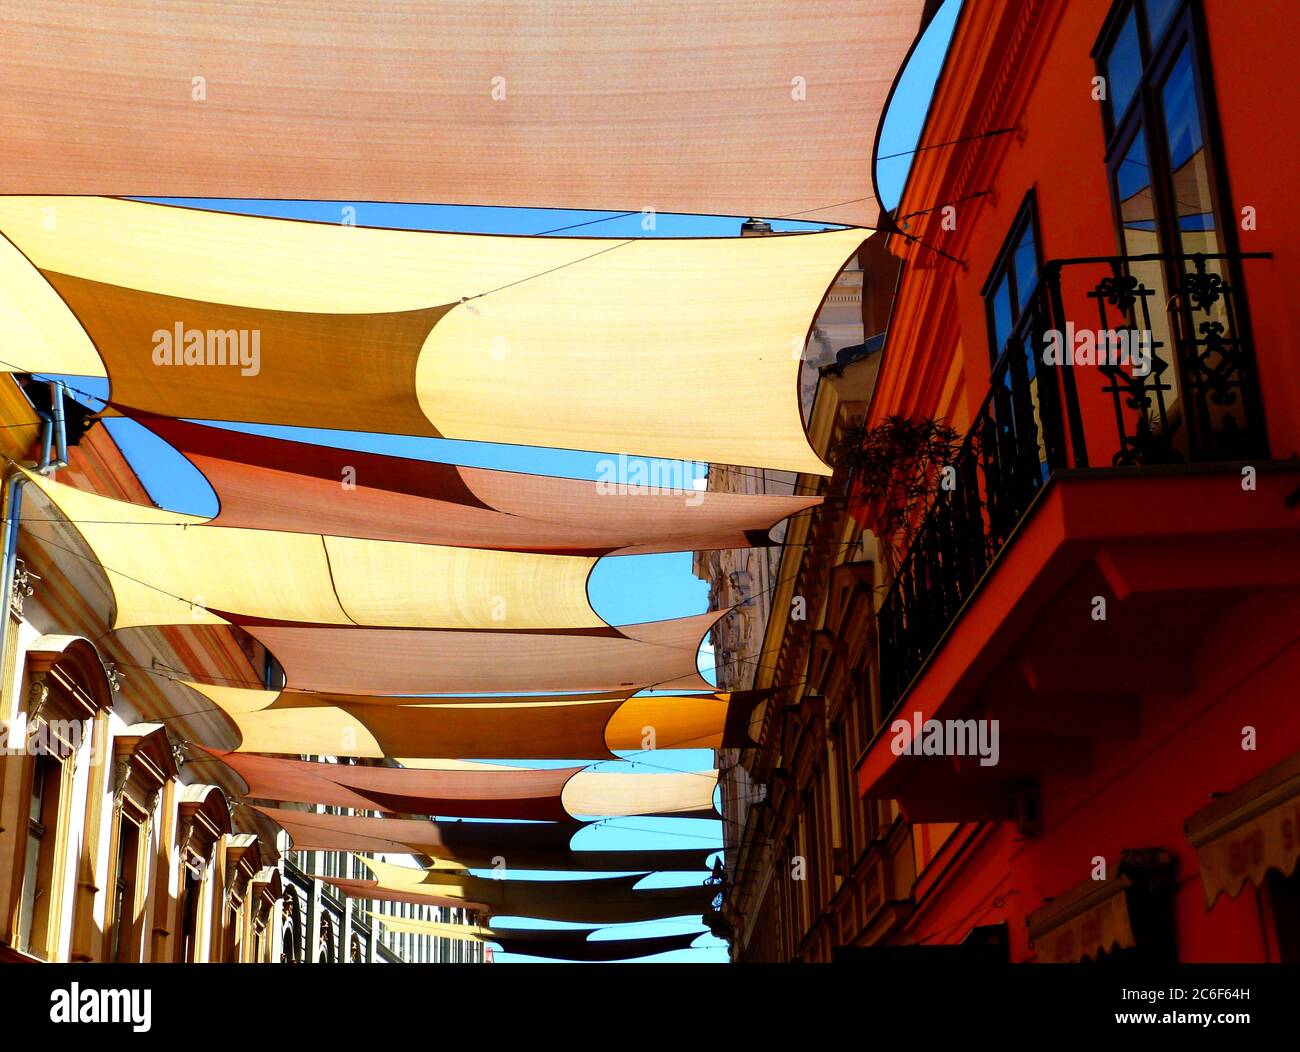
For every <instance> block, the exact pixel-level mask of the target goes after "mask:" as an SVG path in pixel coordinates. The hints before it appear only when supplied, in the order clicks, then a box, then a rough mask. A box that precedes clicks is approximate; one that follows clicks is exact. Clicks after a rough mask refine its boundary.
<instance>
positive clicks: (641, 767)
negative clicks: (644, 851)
mask: <svg viewBox="0 0 1300 1052" xmlns="http://www.w3.org/2000/svg"><path fill="white" fill-rule="evenodd" d="M959 9H960V0H948V2H947V3H946V4H945V5H944V6H943V8H942V9H941V10H940V12H939V14H938V15H937V16H936V17H935V19H934V21H933V22H932V23H931V27H930V29H929V30H927V33H926V36H925V38H924V39H923V41H922V42H921V44H920V45H919V46H918V48H917V50H916V52H915V54H914V57H913V61H912V63H911V64H910V65H909V67H908V69H907V71H905V73H904V76H903V80H902V81H901V83H900V87H899V90H898V91H897V92H896V93H895V97H894V100H893V105H892V106H891V109H890V110H889V112H888V113H887V115H886V119H885V122H884V127H883V130H882V132H881V145H880V154H881V155H882V156H885V155H889V154H896V153H903V154H906V151H910V150H911V149H913V148H914V147H915V145H916V142H917V138H918V136H919V135H920V132H921V128H922V124H923V122H924V118H925V113H926V109H927V107H928V105H929V98H930V93H931V91H932V89H933V83H934V79H935V77H936V76H937V73H938V70H939V67H940V65H941V63H942V60H943V56H944V54H945V53H946V51H947V46H948V41H949V39H950V37H951V33H952V28H953V25H954V24H955V21H956V16H957V13H958V11H959ZM910 160H911V158H910V156H908V155H905V156H901V157H895V158H889V159H886V160H883V161H882V162H881V163H880V166H879V168H878V171H877V178H878V182H879V186H880V192H881V197H882V199H883V204H884V205H885V206H886V207H893V205H894V204H895V203H896V202H897V199H898V196H899V194H900V192H901V189H902V184H903V181H904V180H905V178H906V175H907V171H908V168H909V166H910ZM168 203H172V204H186V205H191V206H195V207H202V208H210V209H215V210H219V211H231V212H240V213H245V214H252V215H263V216H276V217H282V218H295V219H306V220H315V221H320V222H329V223H337V222H340V221H341V220H342V219H343V218H344V209H345V208H351V209H353V212H352V213H351V214H350V215H349V218H350V219H351V221H354V222H355V223H356V224H358V225H361V226H382V227H394V228H401V229H412V230H443V231H456V232H473V233H499V234H550V235H551V236H601V237H700V236H722V237H730V236H735V235H737V234H738V233H739V221H738V220H737V219H735V218H731V217H701V216H678V215H659V216H657V217H656V221H655V229H654V230H651V231H646V230H644V229H643V228H642V216H641V214H640V213H634V214H631V215H621V214H618V213H608V212H571V211H560V210H553V209H521V208H474V207H462V206H449V205H394V204H382V203H364V202H363V203H359V204H357V203H352V202H337V201H247V200H214V199H207V200H184V199H170V200H169V201H168ZM773 225H774V226H775V227H776V229H778V230H808V229H819V228H820V227H819V225H817V224H808V223H798V222H791V221H783V222H782V221H778V222H774V223H773ZM72 382H73V383H74V385H75V386H76V387H77V388H79V389H81V390H83V391H87V392H89V393H90V394H93V395H100V396H102V395H104V394H105V393H106V390H107V386H106V383H105V382H104V381H95V380H86V379H84V378H78V379H75V380H73V381H72ZM682 382H685V383H689V382H690V378H689V377H683V378H682ZM106 426H108V428H109V429H110V431H111V432H112V434H113V437H114V439H115V440H116V441H117V442H118V444H119V445H120V446H121V447H122V449H123V452H124V453H125V454H126V456H127V457H128V459H129V460H130V462H131V463H132V465H133V467H134V468H135V469H136V470H137V472H138V473H139V475H140V477H141V479H142V481H143V482H144V484H145V486H146V488H147V489H148V490H149V493H150V495H151V496H152V497H153V498H154V500H155V501H156V502H157V503H158V504H160V505H161V506H163V507H167V508H170V509H172V510H175V511H184V512H190V513H192V514H198V515H211V514H213V513H214V512H215V511H216V500H215V497H214V495H213V493H212V490H211V488H210V487H209V486H208V485H207V482H206V480H204V479H203V477H202V476H201V475H200V474H199V473H198V472H197V471H195V470H194V469H193V468H192V467H191V466H190V465H189V464H188V462H186V461H185V460H184V459H183V458H181V457H180V456H179V455H178V454H176V453H175V452H174V451H172V450H171V449H170V447H168V446H167V445H166V444H165V443H163V442H162V441H161V440H159V439H157V438H156V437H154V436H153V435H152V434H150V433H149V432H147V431H146V430H144V429H143V428H141V427H140V426H139V425H137V424H134V423H132V422H130V421H126V420H116V421H110V422H108V423H107V425H106ZM225 426H234V425H225ZM239 429H240V430H247V431H252V432H256V433H261V434H269V435H274V436H279V437H285V438H296V439H299V440H306V441H312V442H318V443H322V444H326V445H334V446H341V447H344V448H352V449H364V450H368V451H373V452H381V453H393V454H397V455H401V456H408V457H416V458H420V459H425V460H431V461H444V462H450V463H459V464H466V465H473V466H478V467H489V468H503V469H507V470H512V471H525V472H533V473H539V474H552V475H564V476H567V477H571V478H596V477H597V474H598V464H599V462H600V461H602V460H605V459H607V458H605V457H604V456H603V455H601V454H593V453H582V452H575V451H571V450H541V449H533V448H528V447H519V446H497V445H491V444H487V443H472V442H454V441H447V440H441V439H425V438H395V437H393V436H386V435H364V434H357V433H353V432H338V431H317V430H310V429H298V428H280V427H267V426H257V425H247V426H244V425H240V426H239ZM685 470H686V471H687V472H688V475H687V477H700V476H702V474H703V471H704V468H703V466H702V465H690V466H686V468H685ZM589 590H590V598H591V602H592V605H593V606H594V608H595V609H596V611H597V612H598V613H599V614H600V615H601V616H602V617H604V618H605V620H607V621H608V622H610V623H611V624H628V623H633V622H637V621H651V620H657V619H661V618H670V617H682V616H686V615H689V614H696V613H701V612H703V611H704V610H705V608H706V605H707V601H708V586H707V585H706V584H705V583H704V582H703V581H700V580H699V579H698V578H696V577H695V576H694V575H693V574H692V573H691V555H690V553H688V552H683V553H674V554H669V555H650V556H625V557H620V558H607V559H603V560H601V561H600V562H599V563H598V564H597V567H596V569H595V571H594V572H593V574H592V576H591V579H590V583H589ZM709 664H710V656H709V651H707V649H706V650H705V651H704V652H702V655H701V666H702V668H704V669H708V667H709ZM706 675H709V676H710V677H711V672H706ZM623 755H624V756H625V759H624V761H622V762H615V761H610V762H607V763H605V764H601V765H599V766H598V768H597V769H598V770H606V771H614V770H620V769H622V770H633V771H638V772H642V773H646V774H655V773H662V772H663V771H664V770H666V769H667V770H676V771H699V770H705V769H708V768H710V767H711V766H712V763H713V756H712V753H710V752H709V751H707V750H682V751H673V750H669V751H663V752H656V753H627V754H623ZM565 762H566V761H556V762H555V765H562V764H564V763H565ZM539 766H540V765H539ZM545 766H551V764H545ZM721 834H722V825H721V822H718V821H704V820H683V819H651V818H627V819H613V820H607V821H604V822H601V823H599V824H598V825H596V826H594V827H591V828H588V829H585V830H584V831H583V832H582V833H581V834H580V836H579V838H578V840H577V841H575V846H577V847H579V848H582V849H605V850H614V849H624V848H638V847H646V848H673V847H680V848H687V847H720V846H721V843H722V841H721ZM527 876H528V877H545V878H553V879H564V878H565V877H567V876H571V874H550V873H546V874H542V873H537V874H527ZM699 879H700V878H699V875H698V874H671V873H669V874H653V875H651V876H650V877H648V878H647V879H646V880H645V882H643V886H669V885H674V884H687V883H697V882H698V881H699ZM498 920H499V922H500V923H502V924H503V925H507V926H508V925H512V924H513V925H516V926H519V927H537V926H555V927H563V926H564V925H547V924H538V922H532V921H528V920H526V919H522V918H504V917H503V918H498ZM699 927H700V924H699V920H698V918H681V919H678V920H672V921H662V922H652V923H648V924H637V925H628V926H620V927H618V928H616V929H610V931H609V932H608V934H607V935H606V936H605V937H612V938H626V937H631V936H643V935H666V934H673V933H677V932H683V931H691V930H695V929H698V928H699ZM497 959H498V960H499V961H501V962H502V963H508V962H510V961H511V960H515V959H517V960H530V958H515V957H512V955H507V954H500V955H498V958H497ZM653 960H656V961H694V962H701V961H724V960H726V952H725V944H724V943H722V942H721V941H720V940H717V939H715V938H713V937H712V936H701V937H700V938H699V939H698V940H697V941H696V946H695V947H693V948H692V949H689V950H684V951H677V952H674V953H670V954H663V955H660V956H659V957H657V958H653Z"/></svg>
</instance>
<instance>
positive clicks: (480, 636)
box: [243, 611, 725, 694]
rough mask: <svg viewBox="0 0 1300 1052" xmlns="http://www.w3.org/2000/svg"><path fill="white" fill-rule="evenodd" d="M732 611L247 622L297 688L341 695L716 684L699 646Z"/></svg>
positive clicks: (701, 686)
mask: <svg viewBox="0 0 1300 1052" xmlns="http://www.w3.org/2000/svg"><path fill="white" fill-rule="evenodd" d="M723 613H725V611H713V612H711V613H707V614H697V615H695V616H694V617H682V618H676V619H674V620H671V621H648V622H645V623H643V624H639V625H623V626H620V627H619V628H618V629H617V630H614V629H611V630H609V632H607V633H602V634H595V633H583V632H580V631H574V632H457V631H438V630H431V629H427V630H419V629H383V628H359V627H348V628H334V627H324V626H322V627H316V626H312V627H303V626H299V625H283V624H253V623H247V622H243V625H244V628H245V630H246V631H247V632H248V633H249V634H250V635H252V636H253V637H254V638H256V639H257V640H258V641H259V642H261V643H262V644H263V645H264V646H265V647H266V648H267V649H268V650H269V651H271V653H272V654H274V655H275V657H276V659H277V660H278V661H279V662H280V664H281V666H283V668H284V671H285V677H286V684H285V685H286V687H287V688H288V689H290V690H309V691H323V692H326V693H337V694H456V693H474V694H478V693H495V692H504V691H521V692H522V691H573V692H578V691H609V690H619V689H621V688H623V687H629V688H631V689H633V690H639V689H643V688H646V687H651V686H654V687H658V688H661V689H665V690H686V691H711V690H712V689H713V685H712V684H710V683H707V682H706V681H705V680H704V678H703V677H702V676H700V674H699V671H698V669H697V665H696V654H697V653H698V652H699V647H700V642H701V640H702V638H703V637H704V634H705V633H706V632H708V631H709V629H710V628H711V627H712V626H713V623H714V622H715V621H717V619H718V618H719V617H721V616H722V615H723Z"/></svg>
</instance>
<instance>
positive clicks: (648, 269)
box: [0, 154, 866, 475]
mask: <svg viewBox="0 0 1300 1052" xmlns="http://www.w3.org/2000/svg"><path fill="white" fill-rule="evenodd" d="M863 157H864V163H863V164H862V167H863V168H864V169H865V168H866V164H865V157H866V155H865V154H864V155H863ZM51 208H53V209H54V210H55V214H56V215H57V221H56V222H55V223H53V224H51V223H49V222H48V214H49V213H48V209H51ZM0 233H3V234H4V235H5V236H6V237H8V238H9V239H10V240H11V241H12V242H13V243H14V244H15V245H16V246H17V247H18V248H19V249H20V250H21V251H22V252H23V253H24V254H25V255H26V256H27V257H28V258H29V259H30V260H31V261H32V262H33V264H34V265H35V266H37V267H38V268H39V269H40V270H41V272H42V274H43V275H44V276H45V278H46V279H47V280H48V281H49V282H50V284H51V285H52V286H53V287H54V289H55V290H56V291H57V292H58V293H59V295H60V296H61V297H62V298H63V300H64V301H65V302H66V303H67V304H68V307H69V309H70V310H71V311H72V312H73V313H74V314H75V315H76V317H77V319H78V320H79V321H80V322H81V324H82V326H83V327H84V328H85V329H86V331H87V332H88V333H89V335H90V337H91V339H92V340H93V341H94V344H95V347H96V349H97V350H98V352H99V355H100V357H101V358H102V359H103V361H104V363H105V366H106V368H107V371H108V376H109V379H110V381H111V396H112V399H113V401H114V402H116V403H118V404H120V405H123V406H130V407H132V408H133V409H135V410H140V411H145V412H151V413H156V414H158V415H160V416H170V417H182V418H190V419H208V420H228V421H235V420H238V421H248V422H257V423H268V424H288V425H297V426H303V427H330V428H336V429H341V430H350V431H378V432H383V433H389V434H409V435H426V436H434V437H439V436H441V437H444V438H452V439H466V440H473V441H482V442H497V443H509V444H516V445H532V446H552V447H557V448H562V449H582V450H593V451H596V452H604V453H611V454H618V453H629V454H635V455H638V456H650V457H665V458H672V459H682V460H693V461H711V462H717V463H725V464H747V465H754V466H762V467H770V468H779V469H784V470H790V471H803V472H810V473H815V474H823V475H824V474H829V471H830V469H829V468H827V467H826V465H824V464H823V463H822V462H821V460H820V459H819V458H818V457H817V456H816V455H815V454H814V452H813V450H812V449H811V447H810V446H809V445H808V440H807V436H806V434H805V432H804V427H803V420H802V417H801V414H800V408H799V396H798V387H797V380H798V374H799V370H800V354H801V352H802V348H803V346H804V342H805V339H806V337H807V334H808V330H809V327H810V325H811V322H812V319H813V316H814V315H815V314H816V312H817V309H818V307H819V305H820V303H821V301H822V299H823V297H824V295H825V293H826V289H827V288H828V286H829V285H830V283H831V281H832V280H833V279H834V277H835V274H836V272H837V271H838V270H839V269H840V268H841V267H842V266H843V264H844V263H845V261H846V260H847V259H848V258H849V256H850V255H852V253H854V252H855V251H856V250H857V248H858V246H859V245H860V244H861V242H862V240H863V237H864V234H863V232H862V231H859V230H847V231H845V230H839V231H826V232H822V233H815V234H801V235H789V236H779V237H756V238H740V237H732V238H698V239H681V238H643V239H632V240H621V241H620V240H601V239H567V238H528V237H495V236H490V235H469V234H438V233H427V232H423V231H404V230H382V229H373V228H356V227H344V226H336V225H333V224H324V223H305V222H296V221H287V220H278V219H264V218H259V217H248V216H237V215H230V214H224V213H217V212H204V211H199V210H193V209H187V208H179V207H168V206H162V205H152V204H145V203H141V202H134V201H121V200H107V199H102V198H10V199H0ZM255 338H256V340H255ZM241 341H242V343H241ZM255 342H256V346H257V347H258V348H260V350H259V353H258V355H257V360H256V362H254V360H253V355H252V349H253V346H254V343H255ZM173 344H174V345H175V349H176V350H182V349H183V350H184V355H185V359H184V360H185V361H186V362H188V363H191V364H175V363H174V359H173V358H172V357H169V355H168V353H167V350H168V348H169V347H171V346H172V345H173ZM236 344H239V346H240V347H241V353H243V354H244V355H245V357H244V358H243V359H240V361H237V362H232V360H231V358H232V355H233V354H234V347H235V345H236ZM77 360H78V361H80V360H81V356H78V359H77ZM359 362H364V363H365V367H364V368H358V363H359ZM160 363H161V364H160ZM241 363H242V364H241ZM68 364H69V362H65V361H62V360H61V359H60V358H59V356H57V355H54V356H51V359H50V361H48V362H47V363H45V364H44V366H43V369H44V370H45V371H49V372H65V371H67V369H66V367H67V366H68ZM681 377H690V378H691V382H690V383H682V382H679V379H680V378H681ZM719 390H726V391H727V397H726V398H723V399H719V398H718V397H717V392H718V391H719Z"/></svg>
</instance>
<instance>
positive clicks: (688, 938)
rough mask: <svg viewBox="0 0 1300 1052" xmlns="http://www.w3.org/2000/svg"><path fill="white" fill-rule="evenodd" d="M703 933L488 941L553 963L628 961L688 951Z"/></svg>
mask: <svg viewBox="0 0 1300 1052" xmlns="http://www.w3.org/2000/svg"><path fill="white" fill-rule="evenodd" d="M702 934H703V932H698V931H692V932H684V933H681V934H677V935H650V936H646V937H645V938H641V939H593V940H588V941H585V942H577V941H575V940H573V939H531V938H530V939H519V938H512V937H509V936H506V935H502V934H500V933H498V934H496V935H494V936H493V937H492V940H491V941H492V942H495V943H496V944H497V945H498V946H500V947H501V952H502V953H518V954H525V955H527V956H529V957H545V958H547V959H549V960H553V961H592V962H595V961H605V962H609V961H630V960H635V959H636V958H638V957H652V956H654V955H655V954H657V953H669V952H671V951H673V950H685V949H689V948H690V945H691V943H693V942H694V941H695V940H696V939H698V938H699V937H700V936H701V935H702Z"/></svg>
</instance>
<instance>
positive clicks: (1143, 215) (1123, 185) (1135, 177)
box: [1114, 128, 1159, 256]
mask: <svg viewBox="0 0 1300 1052" xmlns="http://www.w3.org/2000/svg"><path fill="white" fill-rule="evenodd" d="M1114 180H1115V196H1116V197H1117V198H1118V199H1119V215H1120V226H1121V233H1122V235H1123V238H1124V253H1125V255H1129V256H1135V255H1140V254H1142V253H1146V252H1156V251H1158V250H1159V244H1158V242H1157V238H1156V210H1155V202H1154V201H1153V200H1152V197H1151V166H1150V164H1148V163H1147V140H1146V132H1145V131H1144V130H1143V129H1142V128H1139V129H1138V131H1137V134H1136V135H1135V136H1134V137H1133V142H1132V143H1131V144H1130V145H1129V148H1128V151H1127V152H1126V153H1125V154H1124V156H1123V157H1122V158H1121V159H1120V162H1119V164H1118V165H1116V167H1115V172H1114Z"/></svg>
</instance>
